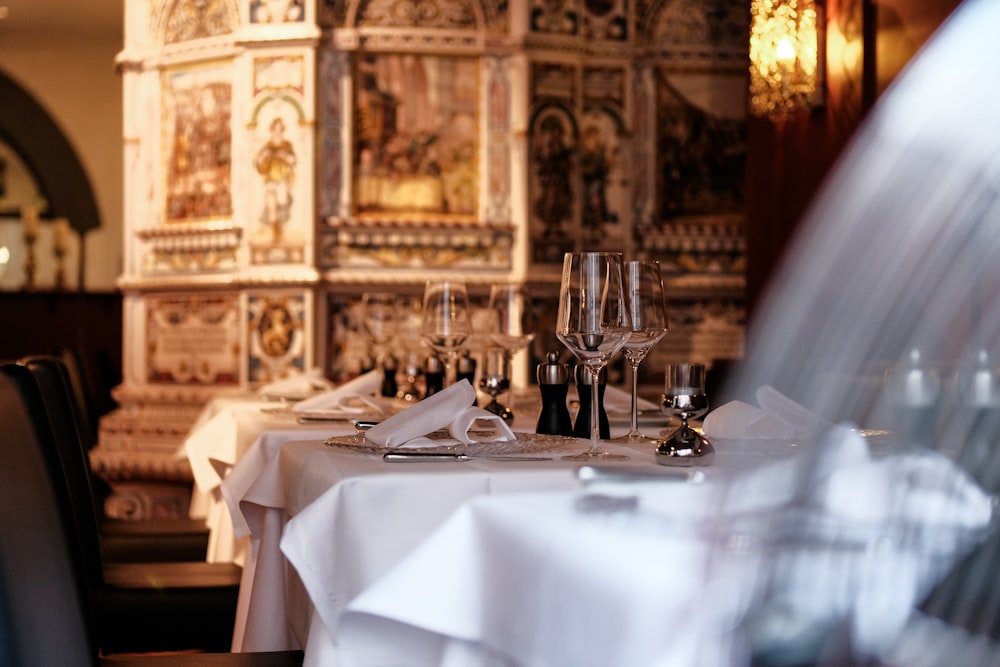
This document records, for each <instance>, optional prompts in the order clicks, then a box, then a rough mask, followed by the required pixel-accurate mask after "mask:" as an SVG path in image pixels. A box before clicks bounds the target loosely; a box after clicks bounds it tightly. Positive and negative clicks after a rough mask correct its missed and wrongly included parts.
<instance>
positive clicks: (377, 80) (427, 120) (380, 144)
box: [353, 54, 480, 221]
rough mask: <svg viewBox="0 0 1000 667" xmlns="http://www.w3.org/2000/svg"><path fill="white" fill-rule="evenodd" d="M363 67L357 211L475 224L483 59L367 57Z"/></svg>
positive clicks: (358, 77)
mask: <svg viewBox="0 0 1000 667" xmlns="http://www.w3.org/2000/svg"><path fill="white" fill-rule="evenodd" d="M355 66H356V72H355V77H354V80H355V82H356V83H355V86H356V88H355V101H356V106H355V109H354V128H355V139H354V189H353V194H354V209H355V212H356V213H357V214H358V215H359V216H362V217H364V216H369V217H379V218H386V217H389V218H397V219H398V218H408V217H410V218H428V219H456V220H465V221H468V220H473V219H475V217H476V214H477V212H478V210H479V180H478V174H479V166H478V156H479V145H480V141H479V60H478V59H477V58H466V57H445V56H435V55H420V54H405V55H404V54H362V55H360V56H359V59H358V61H357V62H356V65H355Z"/></svg>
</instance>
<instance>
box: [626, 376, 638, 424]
mask: <svg viewBox="0 0 1000 667" xmlns="http://www.w3.org/2000/svg"><path fill="white" fill-rule="evenodd" d="M631 365H632V423H631V425H630V426H631V428H629V431H628V434H629V436H637V435H639V364H638V363H636V362H634V361H633V362H631Z"/></svg>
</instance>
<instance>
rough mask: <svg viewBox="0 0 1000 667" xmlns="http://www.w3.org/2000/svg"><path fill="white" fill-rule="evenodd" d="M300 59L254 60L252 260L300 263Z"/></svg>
mask: <svg viewBox="0 0 1000 667" xmlns="http://www.w3.org/2000/svg"><path fill="white" fill-rule="evenodd" d="M304 78H305V73H304V62H303V58H302V57H301V56H287V57H268V58H258V59H256V60H255V61H254V92H255V94H256V99H255V105H254V113H253V118H252V119H251V124H250V128H249V129H250V136H251V145H252V153H251V164H250V165H246V167H248V168H250V169H252V172H253V173H252V175H251V179H250V181H251V182H256V183H257V187H254V188H251V189H250V194H251V197H250V206H251V210H250V212H249V220H248V223H247V225H248V236H249V243H250V250H251V252H250V261H251V263H253V264H282V263H301V262H303V261H305V247H306V239H307V235H308V230H307V228H306V227H307V225H311V224H312V215H311V213H310V212H309V211H307V210H306V209H305V208H304V207H305V206H306V204H307V201H306V200H307V195H308V191H307V189H306V188H307V185H308V183H309V179H308V178H303V174H302V171H303V169H306V170H308V165H302V164H301V160H300V156H301V154H302V152H303V148H304V147H306V146H307V145H308V142H309V141H311V139H312V127H311V126H308V125H306V124H305V123H304V122H303V121H304V119H305V113H304V110H303V104H302V90H303V87H304Z"/></svg>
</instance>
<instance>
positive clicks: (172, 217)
mask: <svg viewBox="0 0 1000 667" xmlns="http://www.w3.org/2000/svg"><path fill="white" fill-rule="evenodd" d="M232 81H233V72H232V67H231V66H229V64H227V63H212V64H206V65H203V66H197V67H192V68H183V69H177V70H172V71H167V72H165V73H164V75H163V84H162V85H163V90H162V96H163V103H162V118H161V128H162V134H163V148H162V151H163V156H164V165H163V169H164V174H165V197H164V200H165V201H164V203H165V215H164V217H165V220H166V221H167V222H168V223H171V222H197V221H211V220H220V219H229V218H231V217H232V214H233V202H232V190H231V183H232V164H231V162H232V161H231V153H232V128H231V121H232Z"/></svg>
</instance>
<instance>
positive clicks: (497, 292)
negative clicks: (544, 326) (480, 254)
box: [487, 283, 535, 420]
mask: <svg viewBox="0 0 1000 667" xmlns="http://www.w3.org/2000/svg"><path fill="white" fill-rule="evenodd" d="M488 311H489V317H490V320H489V324H488V329H487V336H488V338H489V341H490V343H491V344H492V345H493V346H496V347H498V348H500V349H501V350H503V364H504V376H505V377H506V378H507V379H508V380H509V381H510V387H511V388H510V389H509V391H510V393H511V394H512V393H513V389H512V387H513V375H512V372H511V360H512V359H513V357H514V355H515V354H517V353H518V352H520V351H521V350H523V349H524V348H526V347H527V346H528V345H529V344H530V343H531V341H533V340H534V339H535V319H534V312H533V311H532V308H531V301H530V299H529V298H528V295H527V293H526V291H525V289H524V287H523V286H521V285H519V284H517V283H495V284H493V285H491V286H490V302H489V308H488ZM494 400H495V399H494ZM508 402H510V403H513V402H514V401H513V396H512V395H511V396H509V397H508ZM505 410H506V414H509V415H510V419H511V420H512V419H513V418H514V412H513V410H512V409H511V407H510V406H507V408H505Z"/></svg>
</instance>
